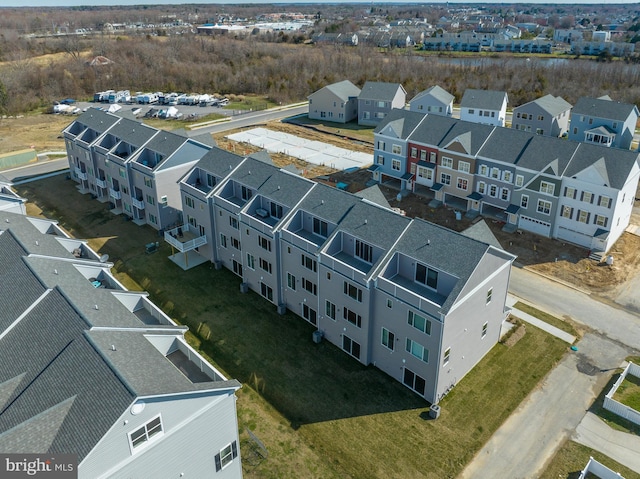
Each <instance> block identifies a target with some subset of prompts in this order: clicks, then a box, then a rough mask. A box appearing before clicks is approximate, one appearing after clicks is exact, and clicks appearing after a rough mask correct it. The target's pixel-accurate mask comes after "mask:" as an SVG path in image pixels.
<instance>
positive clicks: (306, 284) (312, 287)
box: [302, 278, 318, 296]
mask: <svg viewBox="0 0 640 479" xmlns="http://www.w3.org/2000/svg"><path fill="white" fill-rule="evenodd" d="M302 287H303V288H304V289H305V290H307V291H308V292H309V293H311V294H313V295H314V296H317V295H318V286H317V285H316V284H315V283H313V282H311V281H309V280H308V279H305V278H302Z"/></svg>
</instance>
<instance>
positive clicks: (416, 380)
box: [402, 368, 427, 396]
mask: <svg viewBox="0 0 640 479" xmlns="http://www.w3.org/2000/svg"><path fill="white" fill-rule="evenodd" d="M402 383H403V384H404V385H405V386H408V387H409V388H411V389H413V390H414V391H415V392H417V393H418V394H421V395H422V396H424V391H425V387H426V384H427V382H426V381H425V380H424V378H422V377H420V376H418V375H417V374H416V373H414V372H413V371H411V370H410V369H407V368H405V369H404V375H403V377H402Z"/></svg>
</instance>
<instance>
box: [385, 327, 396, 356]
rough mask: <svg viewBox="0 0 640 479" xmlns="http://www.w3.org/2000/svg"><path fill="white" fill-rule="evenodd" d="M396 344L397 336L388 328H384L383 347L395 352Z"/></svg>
mask: <svg viewBox="0 0 640 479" xmlns="http://www.w3.org/2000/svg"><path fill="white" fill-rule="evenodd" d="M395 342H396V335H395V334H393V333H392V332H391V331H389V330H388V329H387V328H382V345H383V346H385V347H386V348H387V349H390V350H391V351H393V348H394V345H395Z"/></svg>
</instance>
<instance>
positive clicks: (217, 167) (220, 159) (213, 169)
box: [196, 146, 244, 178]
mask: <svg viewBox="0 0 640 479" xmlns="http://www.w3.org/2000/svg"><path fill="white" fill-rule="evenodd" d="M243 159H244V158H243V157H241V156H238V155H236V154H235V153H231V152H230V151H227V150H223V149H222V148H218V147H217V146H216V147H213V148H211V149H210V150H209V151H208V152H207V153H206V154H205V155H204V156H203V157H202V158H200V160H199V161H198V163H197V164H196V167H197V168H200V169H202V170H204V171H207V172H209V173H211V174H213V175H215V176H217V177H219V178H220V177H221V178H224V177H225V176H227V175H228V174H229V172H230V171H231V170H233V169H234V168H235V167H236V166H238V165H239V164H240V162H242V160H243Z"/></svg>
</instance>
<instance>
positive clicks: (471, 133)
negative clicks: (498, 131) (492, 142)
mask: <svg viewBox="0 0 640 479" xmlns="http://www.w3.org/2000/svg"><path fill="white" fill-rule="evenodd" d="M441 118H444V117H441ZM495 128H496V127H495V126H490V125H480V124H478V123H473V122H470V121H462V120H458V121H457V122H456V124H455V125H453V127H452V128H451V129H450V130H449V131H448V132H447V134H446V135H445V137H444V138H443V139H442V141H440V144H439V145H438V146H439V147H440V148H445V147H447V146H448V145H450V143H452V142H454V141H456V140H457V141H459V142H460V144H462V146H463V147H464V149H465V151H466V152H467V154H469V155H476V154H477V153H478V151H479V150H480V148H481V147H482V146H483V145H484V143H485V142H486V141H487V139H488V138H489V136H490V135H491V133H492V132H493V130H494V129H495Z"/></svg>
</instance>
